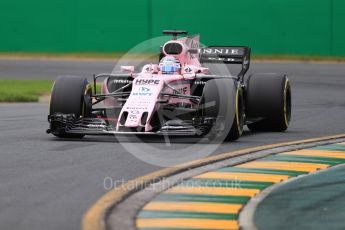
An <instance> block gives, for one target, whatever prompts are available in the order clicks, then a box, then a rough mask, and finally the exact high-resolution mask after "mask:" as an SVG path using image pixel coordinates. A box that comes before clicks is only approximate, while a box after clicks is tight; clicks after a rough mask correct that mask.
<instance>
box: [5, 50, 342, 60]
mask: <svg viewBox="0 0 345 230" xmlns="http://www.w3.org/2000/svg"><path fill="white" fill-rule="evenodd" d="M124 54H126V52H70V53H68V52H67V53H63V52H61V53H59V52H56V53H54V52H0V58H28V59H35V58H37V59H81V60H83V59H91V60H97V59H99V60H102V59H105V60H114V59H119V58H121V57H123V55H124ZM152 55H154V54H150V53H147V54H145V53H142V54H141V55H135V54H132V56H133V57H131V56H130V55H129V56H128V57H129V58H133V59H135V58H142V57H147V56H148V57H152ZM157 55H158V54H157ZM252 60H254V61H255V60H257V61H260V60H282V61H320V62H323V61H326V62H328V61H331V62H345V56H322V55H289V54H271V55H268V54H253V55H252Z"/></svg>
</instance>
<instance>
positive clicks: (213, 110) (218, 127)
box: [202, 78, 244, 142]
mask: <svg viewBox="0 0 345 230" xmlns="http://www.w3.org/2000/svg"><path fill="white" fill-rule="evenodd" d="M243 112H244V111H243V92H242V89H241V87H240V86H239V84H238V82H237V81H236V80H234V79H231V78H229V79H223V78H222V79H213V80H209V81H207V83H206V85H205V87H204V89H203V95H202V116H203V117H213V118H215V119H216V122H215V124H214V125H213V127H212V128H211V130H210V131H209V134H208V135H207V137H208V138H209V139H210V141H212V142H222V141H224V140H225V141H229V140H236V139H238V138H239V137H240V136H241V135H242V132H243V123H244V116H243Z"/></svg>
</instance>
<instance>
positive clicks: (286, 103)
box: [246, 74, 291, 132]
mask: <svg viewBox="0 0 345 230" xmlns="http://www.w3.org/2000/svg"><path fill="white" fill-rule="evenodd" d="M246 89H247V90H246V111H247V113H246V115H247V117H248V118H251V119H253V118H254V120H255V119H256V118H258V119H259V120H258V121H257V122H254V123H251V124H248V125H247V126H248V128H249V129H250V130H252V131H275V132H281V131H285V130H286V129H287V128H288V127H289V123H290V119H291V86H290V82H289V79H288V78H287V76H286V75H284V74H253V75H251V76H249V78H248V81H247V85H246Z"/></svg>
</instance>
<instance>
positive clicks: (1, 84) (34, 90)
mask: <svg viewBox="0 0 345 230" xmlns="http://www.w3.org/2000/svg"><path fill="white" fill-rule="evenodd" d="M52 85H53V81H51V80H10V79H8V80H7V79H0V102H38V100H39V97H40V96H43V95H48V94H50V90H51V87H52Z"/></svg>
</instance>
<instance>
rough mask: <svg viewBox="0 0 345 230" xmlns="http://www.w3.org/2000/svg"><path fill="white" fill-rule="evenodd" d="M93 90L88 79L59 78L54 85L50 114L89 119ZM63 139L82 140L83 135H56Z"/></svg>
mask: <svg viewBox="0 0 345 230" xmlns="http://www.w3.org/2000/svg"><path fill="white" fill-rule="evenodd" d="M91 95H92V89H91V86H90V84H89V82H88V81H87V79H86V78H82V77H75V76H62V77H58V78H57V79H56V81H55V83H54V86H53V89H52V93H51V98H50V108H49V114H51V115H53V114H54V113H62V114H74V115H75V117H76V118H79V117H88V116H90V115H91V108H92V98H91ZM54 135H55V136H57V137H62V138H81V137H83V136H84V135H82V134H67V133H59V134H54Z"/></svg>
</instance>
